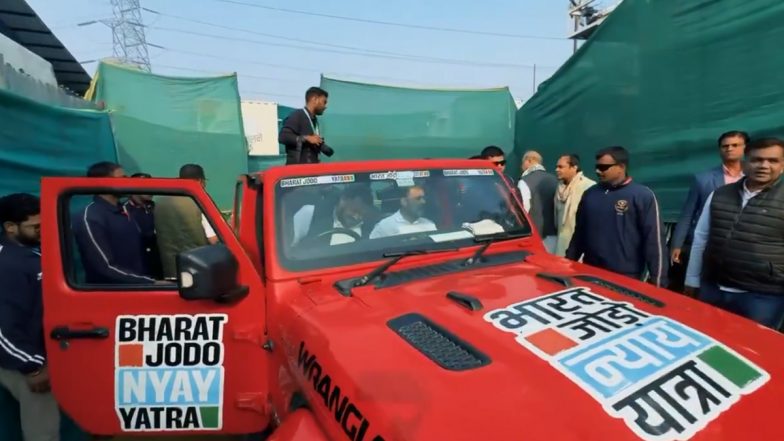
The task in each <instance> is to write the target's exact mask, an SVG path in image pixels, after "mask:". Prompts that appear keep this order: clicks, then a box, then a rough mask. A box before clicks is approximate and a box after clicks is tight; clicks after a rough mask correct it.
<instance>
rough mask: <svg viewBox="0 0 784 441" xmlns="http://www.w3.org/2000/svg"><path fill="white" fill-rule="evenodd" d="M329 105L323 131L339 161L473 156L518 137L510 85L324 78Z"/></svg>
mask: <svg viewBox="0 0 784 441" xmlns="http://www.w3.org/2000/svg"><path fill="white" fill-rule="evenodd" d="M321 87H322V88H323V89H325V90H326V91H327V92H329V106H328V108H327V111H326V113H325V114H324V116H323V117H322V119H321V126H322V135H323V136H324V138H326V142H327V144H329V145H330V146H331V147H332V148H334V149H335V155H334V156H333V157H332V158H331V159H325V160H333V161H346V160H356V159H393V158H427V157H470V156H472V155H475V154H478V153H479V152H480V151H481V150H482V148H483V147H485V146H487V145H490V144H495V145H498V146H501V147H502V148H504V149H506V150H507V151H509V150H511V149H512V145H513V139H514V124H515V116H514V115H515V105H514V100H513V99H512V96H511V94H510V93H509V89H507V88H502V89H490V90H426V89H407V88H401V87H388V86H379V85H373V84H363V83H353V82H347V81H339V80H335V79H330V78H324V77H322V79H321Z"/></svg>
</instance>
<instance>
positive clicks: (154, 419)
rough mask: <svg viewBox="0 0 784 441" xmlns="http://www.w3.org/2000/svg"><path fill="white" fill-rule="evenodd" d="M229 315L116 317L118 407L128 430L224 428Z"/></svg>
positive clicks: (115, 374)
mask: <svg viewBox="0 0 784 441" xmlns="http://www.w3.org/2000/svg"><path fill="white" fill-rule="evenodd" d="M227 322H228V317H227V316H226V315H225V314H199V315H165V316H160V315H138V316H119V317H117V328H116V329H115V360H114V366H115V370H114V386H115V407H116V410H117V416H118V418H119V419H120V426H121V428H122V430H124V431H127V432H146V431H161V430H164V431H179V430H220V429H221V427H222V425H223V417H222V416H223V373H224V371H223V357H224V349H223V327H224V325H225V324H226V323H227Z"/></svg>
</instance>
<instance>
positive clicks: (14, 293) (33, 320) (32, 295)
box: [0, 235, 46, 374]
mask: <svg viewBox="0 0 784 441" xmlns="http://www.w3.org/2000/svg"><path fill="white" fill-rule="evenodd" d="M0 283H2V284H3V287H2V289H0V367H2V368H3V369H8V370H14V371H19V372H21V373H23V374H29V373H31V372H34V371H36V370H37V369H40V368H41V367H42V366H43V365H44V362H45V359H46V353H45V351H44V330H43V305H42V304H43V299H42V295H41V254H40V253H39V252H38V251H37V250H35V249H33V248H29V247H26V246H22V245H19V244H18V243H16V242H14V241H12V240H10V239H8V238H7V237H6V236H5V235H3V236H2V237H0Z"/></svg>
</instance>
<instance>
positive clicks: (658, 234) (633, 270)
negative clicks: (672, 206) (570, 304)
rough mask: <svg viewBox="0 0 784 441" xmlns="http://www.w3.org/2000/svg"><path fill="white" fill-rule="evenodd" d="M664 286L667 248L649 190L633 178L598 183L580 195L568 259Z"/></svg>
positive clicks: (654, 200) (656, 206)
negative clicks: (614, 183)
mask: <svg viewBox="0 0 784 441" xmlns="http://www.w3.org/2000/svg"><path fill="white" fill-rule="evenodd" d="M581 256H582V257H583V262H585V263H586V264H588V265H592V266H596V267H599V268H603V269H606V270H608V271H612V272H614V273H617V274H622V275H624V276H628V277H632V278H635V279H640V278H642V276H643V274H644V273H645V269H646V267H647V269H648V271H649V272H650V277H651V281H652V282H653V283H654V284H655V285H657V286H667V272H666V269H667V257H666V256H667V249H666V247H665V245H664V234H663V233H662V224H661V218H660V216H659V203H658V202H657V201H656V196H655V195H654V194H653V191H651V189H649V188H648V187H645V186H644V185H640V184H637V183H636V182H632V180H631V178H629V179H627V180H626V181H625V182H624V183H622V184H620V185H617V186H609V185H606V184H601V183H600V184H597V185H594V186H592V187H591V188H589V189H588V190H586V191H585V193H584V194H583V198H582V200H581V201H580V205H579V206H578V208H577V220H576V224H575V229H574V235H573V236H572V241H571V243H570V244H569V249H568V250H566V258H567V259H570V260H575V261H576V260H578V259H580V257H581Z"/></svg>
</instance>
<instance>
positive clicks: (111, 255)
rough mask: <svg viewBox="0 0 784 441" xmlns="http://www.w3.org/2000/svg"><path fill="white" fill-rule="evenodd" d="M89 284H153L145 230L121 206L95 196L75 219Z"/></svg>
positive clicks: (76, 235) (74, 226)
mask: <svg viewBox="0 0 784 441" xmlns="http://www.w3.org/2000/svg"><path fill="white" fill-rule="evenodd" d="M72 225H73V229H74V236H75V237H76V244H77V245H78V247H79V254H80V255H81V258H82V264H83V265H84V272H85V276H86V279H87V280H86V282H87V283H98V284H101V283H108V284H117V283H119V284H146V283H150V284H151V283H153V282H154V281H155V280H154V279H152V278H151V277H150V276H149V274H148V273H147V272H146V270H145V264H144V254H143V252H142V251H143V246H142V233H141V230H140V228H139V226H138V225H136V222H134V221H133V219H131V216H130V214H128V212H127V211H125V209H124V207H122V206H121V205H112V204H110V203H109V202H108V201H106V200H105V199H103V198H101V197H100V196H95V197H94V198H93V201H92V202H91V203H90V204H88V205H87V207H86V208H85V209H84V210H82V211H80V212H78V213H76V215H75V217H74V219H73V224H72Z"/></svg>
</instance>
